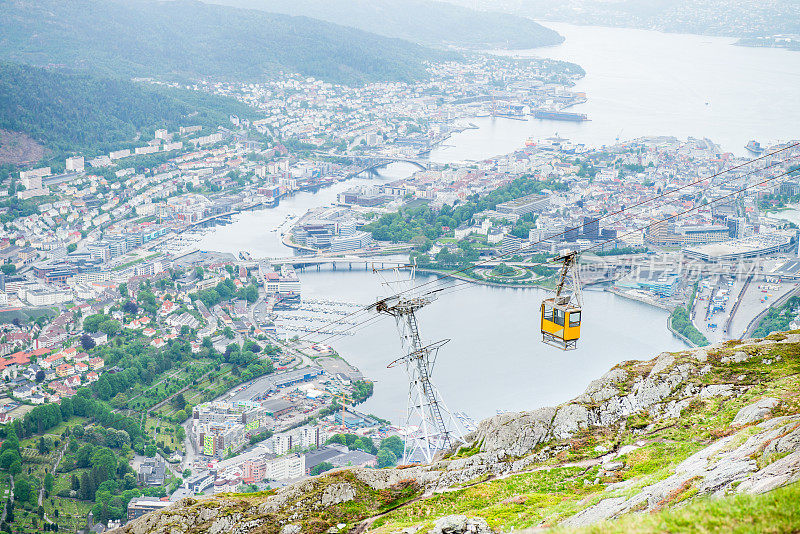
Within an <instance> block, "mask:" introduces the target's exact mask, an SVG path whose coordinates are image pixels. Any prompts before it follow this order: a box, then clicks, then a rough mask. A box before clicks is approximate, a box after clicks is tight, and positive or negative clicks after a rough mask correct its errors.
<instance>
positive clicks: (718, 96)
mask: <svg viewBox="0 0 800 534" xmlns="http://www.w3.org/2000/svg"><path fill="white" fill-rule="evenodd" d="M543 24H546V25H547V26H549V27H552V28H553V29H555V30H556V31H558V32H559V33H561V34H562V35H564V36H565V37H566V41H564V43H562V44H560V45H557V46H552V47H546V48H537V49H534V50H525V51H498V52H496V53H498V54H503V55H510V56H521V57H546V58H552V59H559V60H564V61H570V62H573V63H577V64H578V65H580V66H581V67H583V69H584V70H585V71H586V76H585V77H584V78H583V79H581V80H579V81H578V82H577V84H576V86H575V87H574V90H576V91H583V92H585V93H586V95H587V97H588V101H587V102H586V103H585V104H581V105H578V106H573V107H571V108H569V111H574V112H576V113H585V114H586V115H587V116H588V117H589V118H590V119H591V120H590V121H587V122H580V123H578V122H564V121H547V120H537V119H531V120H528V121H524V122H523V121H517V120H511V119H503V118H479V119H473V120H472V121H471V122H473V123H474V124H475V125H477V126H479V129H478V130H466V131H464V132H462V133H460V134H457V135H456V136H454V137H452V138H451V139H450V140H449V141H448V143H447V145H454V146H445V147H441V148H439V149H437V150H434V151H433V152H432V153H431V159H432V160H434V161H438V162H447V161H461V160H480V159H484V158H488V157H491V156H495V155H499V154H504V153H507V152H510V151H511V150H515V149H519V148H521V147H522V146H524V143H525V140H526V139H527V138H528V137H534V138H537V139H543V138H546V137H550V136H553V135H559V136H561V137H565V138H567V139H569V140H571V141H572V142H575V143H584V144H586V145H589V146H597V147H599V146H602V145H607V144H611V143H614V142H615V140H616V139H617V137H619V138H620V140H626V139H633V138H636V137H641V136H648V135H672V136H677V137H679V138H686V137H688V136H692V137H697V138H703V137H707V138H709V139H711V140H712V141H713V142H714V143H716V144H718V145H719V146H720V148H721V149H722V150H723V151H728V152H733V153H735V154H738V155H745V154H746V150H745V149H744V145H745V144H746V143H747V142H748V141H749V140H750V139H756V140H758V141H760V142H761V144H762V145H763V144H769V143H771V142H776V141H787V140H790V139H797V138H800V130H799V129H798V126H797V125H798V124H800V53H798V52H792V51H788V50H783V49H775V48H747V47H741V46H734V45H733V44H732V43H733V42H734V41H735V39H732V38H726V37H709V36H701V35H684V34H669V33H661V32H656V31H648V30H633V29H624V28H605V27H597V26H574V25H570V24H563V23H552V22H546V23H544V22H543Z"/></svg>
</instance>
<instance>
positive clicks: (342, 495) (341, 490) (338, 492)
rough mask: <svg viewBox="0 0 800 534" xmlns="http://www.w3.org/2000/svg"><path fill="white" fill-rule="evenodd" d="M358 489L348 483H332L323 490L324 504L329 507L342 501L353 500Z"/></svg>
mask: <svg viewBox="0 0 800 534" xmlns="http://www.w3.org/2000/svg"><path fill="white" fill-rule="evenodd" d="M355 496H356V490H355V489H354V488H353V486H351V485H350V484H347V483H342V484H332V485H330V486H328V487H327V488H325V491H323V492H322V501H321V502H322V506H325V507H328V506H333V505H334V504H339V503H340V502H347V501H352V500H353V498H354V497H355Z"/></svg>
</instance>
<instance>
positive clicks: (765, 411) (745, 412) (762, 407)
mask: <svg viewBox="0 0 800 534" xmlns="http://www.w3.org/2000/svg"><path fill="white" fill-rule="evenodd" d="M777 405H778V400H777V399H773V398H771V397H767V398H766V399H761V400H760V401H758V402H754V403H753V404H751V405H749V406H745V407H744V408H742V409H741V410H739V412H738V413H737V414H736V417H734V418H733V422H732V423H731V424H732V425H746V424H748V423H755V422H756V421H761V420H762V419H766V417H767V416H768V415H769V414H770V412H771V411H772V409H773V408H774V407H776V406H777Z"/></svg>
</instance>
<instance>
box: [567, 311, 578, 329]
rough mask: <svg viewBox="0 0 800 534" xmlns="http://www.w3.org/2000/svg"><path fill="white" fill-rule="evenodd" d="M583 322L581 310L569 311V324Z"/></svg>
mask: <svg viewBox="0 0 800 534" xmlns="http://www.w3.org/2000/svg"><path fill="white" fill-rule="evenodd" d="M580 324H581V312H569V325H570V326H571V327H572V326H578V325H580Z"/></svg>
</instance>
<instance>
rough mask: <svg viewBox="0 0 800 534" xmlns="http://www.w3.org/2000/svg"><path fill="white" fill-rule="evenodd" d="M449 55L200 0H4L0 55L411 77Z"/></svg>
mask: <svg viewBox="0 0 800 534" xmlns="http://www.w3.org/2000/svg"><path fill="white" fill-rule="evenodd" d="M442 57H452V56H445V55H444V53H443V52H437V51H434V50H431V49H427V48H424V47H422V46H419V45H417V44H413V43H409V42H406V41H402V40H399V39H389V38H386V37H382V36H378V35H374V34H370V33H367V32H364V31H360V30H356V29H353V28H347V27H342V26H337V25H335V24H331V23H328V22H322V21H318V20H313V19H310V18H306V17H289V16H287V15H277V14H271V13H265V12H262V11H255V10H252V11H251V10H244V9H236V8H232V7H227V6H220V5H210V4H204V3H202V2H199V1H194V0H175V1H170V2H160V1H155V0H69V1H63V0H37V1H35V2H34V1H28V0H0V60H7V61H15V62H19V63H33V64H36V65H53V64H55V65H59V66H64V67H67V68H73V69H81V70H87V71H91V72H93V73H100V74H104V75H122V76H161V77H172V78H182V79H185V78H196V77H211V78H218V79H225V80H254V79H258V78H260V77H263V76H264V75H275V74H277V73H280V72H299V73H301V74H303V75H306V76H315V77H318V78H321V79H325V80H329V81H333V82H342V83H361V82H368V81H375V80H390V81H408V80H413V79H417V78H420V77H422V76H424V75H425V70H424V66H423V62H424V61H426V60H434V59H439V58H442Z"/></svg>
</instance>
